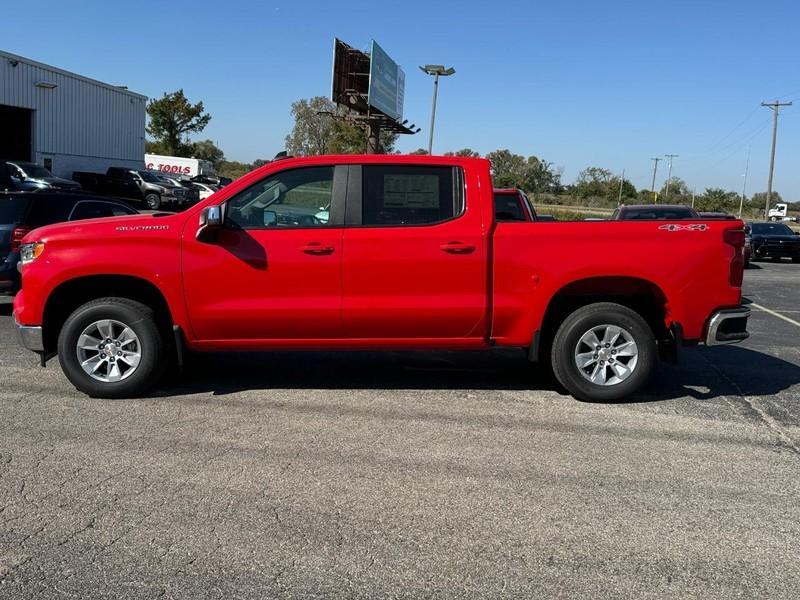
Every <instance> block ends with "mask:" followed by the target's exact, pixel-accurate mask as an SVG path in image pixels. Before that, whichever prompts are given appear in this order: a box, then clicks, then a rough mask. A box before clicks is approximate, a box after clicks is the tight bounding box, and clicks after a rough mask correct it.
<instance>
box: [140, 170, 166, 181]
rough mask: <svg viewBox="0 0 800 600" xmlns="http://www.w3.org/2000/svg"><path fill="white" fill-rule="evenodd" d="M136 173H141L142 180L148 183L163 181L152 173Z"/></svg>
mask: <svg viewBox="0 0 800 600" xmlns="http://www.w3.org/2000/svg"><path fill="white" fill-rule="evenodd" d="M136 172H137V173H139V175H140V176H141V178H142V180H143V181H146V182H147V183H161V180H160V179H159V178H158V177H156V176H155V175H153V174H152V173H150V172H149V171H136Z"/></svg>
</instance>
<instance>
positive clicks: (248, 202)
mask: <svg viewBox="0 0 800 600" xmlns="http://www.w3.org/2000/svg"><path fill="white" fill-rule="evenodd" d="M332 190H333V167H307V168H304V169H292V170H290V171H282V172H280V173H276V174H274V175H270V176H269V177H267V178H266V179H262V180H261V181H259V182H258V183H256V184H255V185H253V186H251V187H249V188H248V189H246V190H245V191H243V192H240V193H239V194H238V195H236V196H234V197H233V198H231V199H230V200H229V201H228V209H227V213H226V217H225V218H226V224H228V225H230V226H233V227H241V228H243V229H260V228H263V227H323V226H325V225H327V224H328V216H329V214H328V211H329V210H330V205H331V194H332Z"/></svg>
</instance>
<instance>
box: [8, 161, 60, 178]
mask: <svg viewBox="0 0 800 600" xmlns="http://www.w3.org/2000/svg"><path fill="white" fill-rule="evenodd" d="M12 164H16V165H17V167H19V168H20V169H22V172H23V173H25V176H26V177H52V176H53V174H52V173H51V172H50V171H48V170H47V169H45V168H44V167H40V166H39V165H35V164H33V163H12Z"/></svg>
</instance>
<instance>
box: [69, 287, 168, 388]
mask: <svg viewBox="0 0 800 600" xmlns="http://www.w3.org/2000/svg"><path fill="white" fill-rule="evenodd" d="M58 358H59V361H60V362H61V369H62V370H63V371H64V374H65V375H66V376H67V379H69V380H70V382H72V384H73V385H74V386H75V387H76V388H77V389H78V390H80V391H81V392H84V393H85V394H88V395H89V396H92V397H95V398H127V397H132V396H138V395H140V394H141V393H142V392H144V391H145V390H147V389H148V388H149V387H151V386H152V385H154V384H155V383H156V382H157V381H158V379H159V377H160V376H161V374H162V373H163V370H164V365H165V361H166V352H165V348H164V340H163V339H162V336H161V333H160V332H159V330H158V327H157V326H156V323H155V320H154V315H153V311H152V310H151V309H150V308H149V307H147V306H145V305H144V304H141V303H139V302H135V301H133V300H129V299H127V298H100V299H97V300H92V301H91V302H87V303H86V304H84V305H83V306H81V307H79V308H78V309H76V310H75V311H74V312H73V313H72V314H71V315H70V316H69V317H68V318H67V320H66V321H65V322H64V326H63V327H62V328H61V332H60V333H59V336H58Z"/></svg>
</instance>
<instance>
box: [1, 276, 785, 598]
mask: <svg viewBox="0 0 800 600" xmlns="http://www.w3.org/2000/svg"><path fill="white" fill-rule="evenodd" d="M798 282H800V265H792V264H790V263H782V264H773V263H758V264H757V265H756V267H755V268H753V269H749V270H748V271H747V272H746V276H745V293H746V296H747V298H748V299H750V300H752V302H755V303H757V304H758V305H760V306H764V307H767V308H769V309H771V310H773V311H777V312H779V313H781V314H784V315H785V316H788V317H790V318H793V319H794V320H800V312H799V311H800V305H798V302H797V291H798ZM2 302H5V301H2ZM12 327H13V324H12V319H11V316H10V306H9V305H8V304H4V303H0V382H2V391H0V597H2V598H4V599H14V598H31V597H41V598H106V597H114V598H266V597H348V598H350V597H352V598H377V597H390V598H391V597H402V598H405V597H447V598H450V597H474V596H488V597H504V596H505V597H535V596H549V597H553V596H560V597H575V596H578V597H587V596H588V597H595V598H597V597H602V598H617V597H623V596H630V597H634V596H635V597H638V598H662V597H663V598H674V597H695V598H731V597H742V598H753V597H770V598H796V597H797V590H798V589H800V561H799V560H798V559H800V502H798V498H799V497H800V477H799V476H800V450H799V448H800V403H799V402H798V401H799V400H800V345H798V343H797V339H798V334H800V327H795V326H793V325H792V324H790V323H788V322H785V321H781V320H780V319H778V318H776V317H774V316H772V315H770V314H768V313H766V312H763V311H759V310H754V313H753V316H752V318H751V322H750V331H751V332H752V337H751V338H750V339H749V340H748V341H747V342H745V343H744V344H742V345H740V346H733V347H716V348H702V347H701V348H697V349H690V350H687V351H686V352H685V353H684V357H683V363H682V364H681V365H680V366H678V367H670V366H665V365H661V366H660V367H659V368H658V371H657V373H656V376H655V378H654V380H653V382H652V384H651V385H650V386H649V387H648V388H647V389H646V390H645V391H644V392H643V393H641V394H640V395H638V396H637V397H636V398H634V399H633V400H632V401H630V402H626V403H619V404H588V403H581V402H578V401H575V400H574V399H572V398H570V397H568V396H566V395H563V393H562V392H560V391H559V390H558V388H557V387H556V386H555V385H554V384H553V382H552V381H551V379H550V378H549V377H548V376H547V375H546V374H545V373H544V372H542V371H541V370H538V369H535V368H531V367H530V366H529V365H528V364H527V363H526V362H525V360H524V357H523V356H522V354H521V353H519V352H515V351H498V352H492V353H489V354H479V353H453V352H438V353H426V354H423V353H383V354H378V353H342V354H325V353H307V354H301V353H273V354H250V355H242V354H236V355H209V356H203V357H197V358H196V359H195V360H194V362H193V364H192V366H191V368H190V369H189V371H188V372H187V373H186V374H185V375H184V376H183V377H180V378H178V377H176V378H173V379H172V380H171V381H169V382H167V383H166V384H165V385H164V387H162V388H161V389H159V390H158V391H156V392H155V393H154V394H153V395H151V396H150V397H148V398H146V399H142V400H116V401H103V400H92V399H89V398H86V397H85V396H83V395H81V394H79V393H77V392H76V391H75V390H74V389H73V388H72V387H71V386H70V385H69V383H68V382H67V381H66V379H65V378H64V377H63V375H62V374H61V372H60V369H59V368H58V364H57V361H55V360H54V361H51V363H50V364H49V365H48V367H47V368H46V369H40V368H38V367H37V366H36V364H37V361H36V358H35V357H34V356H33V355H32V354H29V353H27V352H25V351H23V350H22V349H20V348H18V347H17V345H16V341H15V339H14V336H13V329H12Z"/></svg>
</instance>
